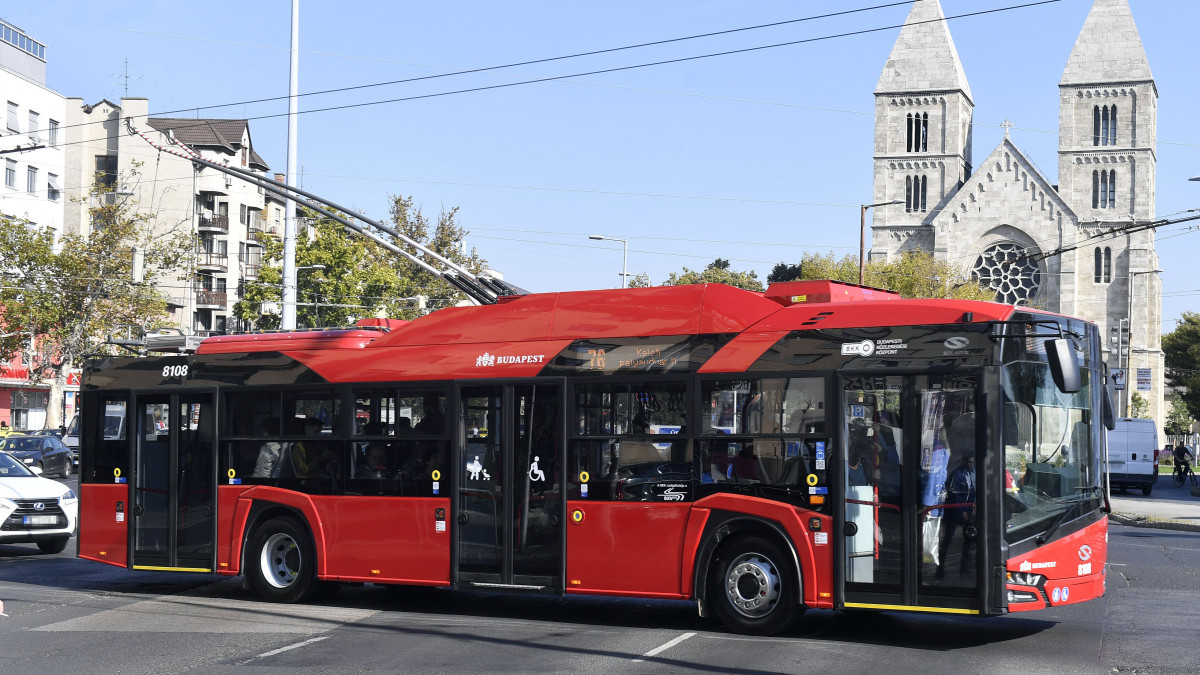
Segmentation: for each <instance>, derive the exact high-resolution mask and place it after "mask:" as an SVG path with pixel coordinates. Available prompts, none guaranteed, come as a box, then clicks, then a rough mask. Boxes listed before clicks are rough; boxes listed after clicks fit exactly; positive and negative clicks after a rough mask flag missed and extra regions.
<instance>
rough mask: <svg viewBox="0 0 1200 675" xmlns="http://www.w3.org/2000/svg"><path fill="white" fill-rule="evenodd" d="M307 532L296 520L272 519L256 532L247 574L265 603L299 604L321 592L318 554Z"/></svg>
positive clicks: (252, 541)
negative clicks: (317, 573)
mask: <svg viewBox="0 0 1200 675" xmlns="http://www.w3.org/2000/svg"><path fill="white" fill-rule="evenodd" d="M313 549H314V547H313V544H312V538H311V537H310V536H309V534H308V530H307V529H305V527H304V526H303V525H301V524H300V523H298V522H297V521H296V520H295V519H294V518H287V517H280V518H272V519H271V520H268V521H267V522H265V523H263V524H262V525H261V526H260V527H259V528H258V529H257V530H255V532H254V538H253V539H252V540H251V543H250V549H249V551H247V556H246V562H247V565H246V574H247V575H248V576H249V577H250V583H251V585H252V586H253V587H254V590H255V592H257V593H258V595H259V596H260V597H262V599H264V600H267V601H269V602H285V603H290V602H299V601H301V600H308V599H310V598H312V597H313V596H314V595H315V594H316V593H317V590H318V588H319V587H318V584H317V575H316V562H317V561H316V554H315V552H314V550H313Z"/></svg>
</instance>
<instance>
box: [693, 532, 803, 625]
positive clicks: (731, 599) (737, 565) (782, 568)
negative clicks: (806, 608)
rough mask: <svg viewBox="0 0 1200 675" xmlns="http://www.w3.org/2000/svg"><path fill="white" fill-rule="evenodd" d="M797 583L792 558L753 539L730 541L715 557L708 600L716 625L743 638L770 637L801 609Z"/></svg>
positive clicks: (761, 539) (763, 540) (742, 537)
mask: <svg viewBox="0 0 1200 675" xmlns="http://www.w3.org/2000/svg"><path fill="white" fill-rule="evenodd" d="M799 591H800V581H799V579H798V578H797V575H796V571H795V569H794V567H793V566H792V564H791V556H789V555H787V552H786V551H784V549H783V548H782V547H781V546H779V545H778V544H776V543H775V542H773V541H771V540H769V539H767V538H765V537H761V536H758V535H739V536H736V537H734V538H731V539H730V540H729V541H727V542H726V543H725V544H723V545H722V546H721V548H720V549H718V551H717V556H716V559H715V560H714V561H713V566H712V568H711V571H710V574H709V588H708V598H709V602H710V603H712V607H713V611H714V612H715V613H716V615H717V618H719V619H720V620H721V623H723V624H725V626H726V627H728V628H729V629H730V630H732V631H734V632H736V633H742V634H744V635H774V634H775V633H778V632H780V631H782V630H784V629H786V628H787V627H788V626H789V625H791V623H792V620H793V619H795V617H796V616H798V614H799V612H800V610H801V607H800V597H799Z"/></svg>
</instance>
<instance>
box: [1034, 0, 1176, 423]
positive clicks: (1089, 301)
mask: <svg viewBox="0 0 1200 675" xmlns="http://www.w3.org/2000/svg"><path fill="white" fill-rule="evenodd" d="M1058 86H1059V143H1058V175H1059V194H1060V195H1062V197H1063V198H1064V199H1065V200H1066V202H1067V203H1069V204H1070V205H1071V208H1072V209H1073V210H1074V211H1075V213H1076V214H1077V215H1078V217H1079V232H1078V237H1079V240H1080V241H1082V242H1083V243H1084V245H1083V246H1082V247H1081V248H1079V249H1078V250H1076V251H1074V252H1073V254H1074V256H1075V258H1074V265H1073V267H1074V274H1073V275H1070V277H1069V278H1064V279H1063V286H1064V287H1063V293H1062V296H1061V300H1062V302H1061V305H1060V308H1059V311H1061V312H1063V313H1066V314H1071V315H1074V316H1079V317H1082V318H1086V319H1090V320H1092V321H1095V322H1096V323H1097V324H1098V325H1099V326H1100V327H1101V329H1102V330H1103V331H1104V332H1105V335H1106V338H1107V339H1106V344H1105V347H1106V349H1107V352H1108V353H1107V354H1106V360H1107V361H1108V363H1109V365H1110V366H1111V367H1125V368H1128V369H1129V370H1128V373H1127V375H1128V382H1129V384H1130V386H1131V387H1133V386H1135V385H1136V382H1137V379H1136V375H1137V370H1136V369H1137V368H1139V367H1140V368H1150V369H1151V377H1152V378H1153V382H1152V384H1151V386H1152V389H1151V390H1150V391H1149V392H1146V391H1143V392H1141V395H1142V396H1143V397H1145V398H1148V399H1149V400H1150V415H1151V416H1152V417H1158V418H1159V419H1161V415H1162V414H1164V411H1163V409H1162V396H1163V388H1162V380H1163V364H1164V362H1163V355H1162V349H1161V343H1160V330H1161V328H1160V327H1161V320H1162V316H1161V312H1162V298H1161V292H1162V282H1161V280H1160V279H1159V277H1158V274H1157V273H1156V270H1158V255H1157V254H1156V253H1155V250H1154V231H1153V230H1143V231H1140V232H1139V231H1132V232H1130V231H1128V230H1130V229H1131V226H1133V227H1132V229H1133V230H1136V229H1137V227H1136V225H1137V224H1139V223H1145V222H1148V221H1150V220H1152V219H1153V218H1154V199H1155V162H1156V158H1155V141H1156V130H1157V126H1158V89H1157V87H1156V86H1155V84H1154V76H1153V75H1152V74H1151V72H1150V63H1149V61H1148V60H1147V59H1146V51H1145V49H1144V48H1143V46H1142V40H1141V37H1140V36H1139V35H1138V30H1137V26H1136V25H1134V22H1133V15H1132V13H1131V12H1130V10H1129V5H1128V3H1127V0H1095V2H1094V4H1093V5H1092V9H1091V11H1090V12H1089V13H1088V16H1087V19H1086V20H1085V21H1084V24H1083V29H1082V30H1081V31H1080V33H1079V37H1078V39H1077V40H1076V41H1075V48H1074V49H1073V50H1072V51H1071V56H1070V58H1068V60H1067V66H1066V68H1065V69H1064V70H1063V75H1062V80H1060V81H1059V85H1058ZM1110 232H1111V236H1104V235H1105V234H1106V233H1110ZM1066 276H1067V275H1064V277H1066ZM1118 346H1121V348H1120V349H1118ZM1128 397H1129V392H1128V391H1127V392H1126V394H1125V396H1124V397H1122V400H1121V402H1120V403H1122V404H1125V405H1127V403H1128ZM1125 405H1123V406H1122V409H1121V411H1120V414H1122V415H1124V414H1128V413H1127V408H1126V407H1125Z"/></svg>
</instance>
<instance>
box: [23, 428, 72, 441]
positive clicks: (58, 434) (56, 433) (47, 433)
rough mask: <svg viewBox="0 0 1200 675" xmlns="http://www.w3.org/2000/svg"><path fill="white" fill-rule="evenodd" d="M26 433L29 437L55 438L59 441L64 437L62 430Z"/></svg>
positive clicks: (39, 430)
mask: <svg viewBox="0 0 1200 675" xmlns="http://www.w3.org/2000/svg"><path fill="white" fill-rule="evenodd" d="M25 433H26V434H27V435H29V436H53V437H55V438H57V439H59V440H62V435H63V431H62V429H38V430H37V431H27V432H25Z"/></svg>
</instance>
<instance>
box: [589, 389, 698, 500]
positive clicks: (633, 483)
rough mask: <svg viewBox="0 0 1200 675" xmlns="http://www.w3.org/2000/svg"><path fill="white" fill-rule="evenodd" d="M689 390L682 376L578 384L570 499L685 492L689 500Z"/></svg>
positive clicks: (632, 497)
mask: <svg viewBox="0 0 1200 675" xmlns="http://www.w3.org/2000/svg"><path fill="white" fill-rule="evenodd" d="M687 391H688V388H687V383H686V382H685V381H683V380H674V381H667V382H662V381H659V382H634V383H613V384H609V383H598V384H591V383H579V384H576V385H575V388H574V392H575V393H574V397H575V415H576V418H577V423H576V425H575V426H574V427H573V431H574V432H575V434H574V436H575V437H574V439H573V440H572V441H571V449H570V456H571V459H570V476H571V496H572V498H577V497H579V498H586V499H596V500H617V501H659V500H661V499H671V500H677V499H680V497H676V496H675V495H683V494H686V497H687V498H690V482H691V478H692V467H691V462H692V444H691V438H690V435H689V433H688V430H687V416H686V413H687V401H688V395H687ZM584 475H586V476H587V477H588V481H586V482H587V488H586V494H585V491H584V488H583V487H582V484H583V483H584V482H585V481H582V480H581V476H584ZM680 485H682V486H683V487H679V486H680Z"/></svg>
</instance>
